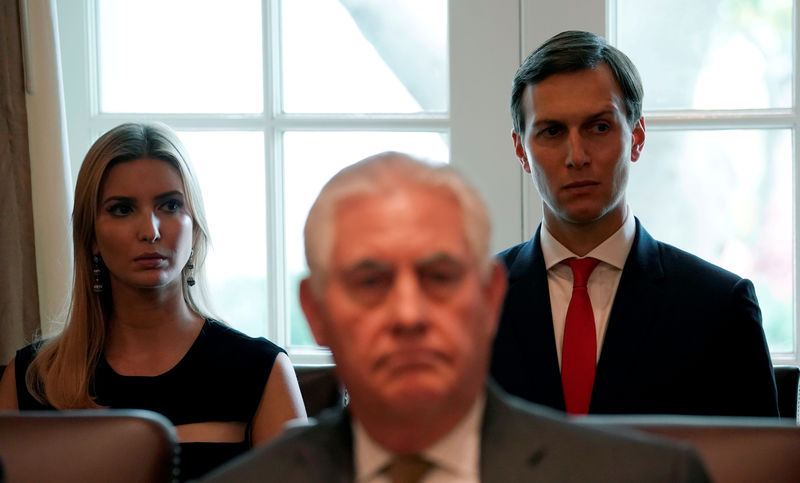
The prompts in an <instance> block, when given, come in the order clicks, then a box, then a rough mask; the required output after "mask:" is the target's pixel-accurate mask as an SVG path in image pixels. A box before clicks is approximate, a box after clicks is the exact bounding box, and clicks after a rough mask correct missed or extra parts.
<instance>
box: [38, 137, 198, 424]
mask: <svg viewBox="0 0 800 483" xmlns="http://www.w3.org/2000/svg"><path fill="white" fill-rule="evenodd" d="M137 159H158V160H161V161H164V162H167V163H169V164H170V165H172V166H174V167H175V168H176V169H177V170H178V172H179V173H180V176H181V180H182V182H183V189H184V193H185V199H186V206H187V209H188V210H189V213H190V214H191V216H192V220H193V240H194V241H193V243H192V248H193V250H194V274H193V276H194V278H195V279H196V280H197V285H196V286H194V287H192V288H191V290H190V287H189V286H188V284H187V283H186V280H185V278H186V276H187V274H186V271H185V270H184V271H183V272H182V275H181V277H182V287H183V298H184V300H185V301H186V304H187V305H188V306H189V308H190V309H191V310H192V311H194V312H195V313H197V314H198V315H201V316H203V317H207V316H208V314H209V311H208V308H207V305H206V300H207V294H206V289H205V287H206V284H205V276H204V271H203V265H204V261H205V258H206V254H207V253H208V246H209V235H208V225H207V223H206V217H205V210H204V208H203V199H202V195H201V193H200V187H199V184H198V182H197V178H196V177H195V175H194V172H193V170H192V167H191V164H190V161H189V157H188V155H187V153H186V148H185V147H184V146H183V144H182V143H181V142H180V140H179V139H178V136H177V135H176V134H175V132H174V131H172V129H170V128H169V127H167V126H166V125H165V124H161V123H126V124H121V125H119V126H117V127H115V128H113V129H111V130H110V131H108V132H107V133H105V134H103V135H102V136H101V137H100V138H99V139H98V140H97V141H96V142H95V143H94V144H93V145H92V147H91V148H90V149H89V152H88V153H87V154H86V157H85V158H84V160H83V164H82V165H81V169H80V172H79V173H78V180H77V183H76V186H75V202H74V207H73V210H72V242H73V249H74V258H75V263H74V266H75V273H74V277H73V287H72V300H71V303H70V307H69V311H68V313H67V317H66V323H65V326H64V329H63V331H62V332H61V333H60V334H59V335H58V336H56V337H53V338H51V339H49V340H47V341H45V342H44V343H43V344H42V346H41V347H40V349H39V351H38V352H37V354H36V357H35V358H34V360H33V361H32V363H31V365H30V367H29V368H28V371H27V373H26V375H25V382H26V384H27V387H28V391H29V392H30V393H31V394H32V395H33V396H34V397H35V398H36V399H37V400H38V401H39V402H41V403H43V404H49V405H51V406H53V407H55V408H58V409H76V408H95V407H99V405H98V404H97V403H96V402H95V401H94V400H93V399H92V395H91V394H90V390H89V388H90V387H91V381H92V379H93V377H94V372H95V369H96V367H97V363H98V360H99V359H100V354H101V353H102V351H103V347H104V345H105V340H106V332H107V329H108V320H109V316H110V314H111V308H112V307H111V303H112V302H111V301H112V298H111V284H110V280H109V276H108V270H107V269H105V267H102V270H101V281H102V284H103V287H104V289H103V291H102V292H100V293H95V292H93V290H92V286H93V284H94V276H93V272H92V269H93V267H92V242H93V240H94V237H95V219H96V218H97V210H98V203H99V196H100V189H101V185H102V183H103V181H104V179H105V177H106V175H107V173H108V171H109V170H110V169H111V168H112V167H113V166H115V165H117V164H120V163H125V162H129V161H134V160H137Z"/></svg>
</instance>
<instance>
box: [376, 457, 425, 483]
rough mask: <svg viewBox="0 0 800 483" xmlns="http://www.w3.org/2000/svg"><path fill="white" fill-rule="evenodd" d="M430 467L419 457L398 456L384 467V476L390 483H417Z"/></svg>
mask: <svg viewBox="0 0 800 483" xmlns="http://www.w3.org/2000/svg"><path fill="white" fill-rule="evenodd" d="M432 466H433V464H432V463H431V462H430V461H428V460H426V459H425V458H423V457H421V456H420V455H416V454H411V455H399V456H396V457H395V458H394V459H393V460H392V461H391V463H389V465H388V466H387V467H386V474H387V475H388V476H389V479H390V480H391V481H392V483H418V482H420V481H422V478H423V477H424V476H425V473H427V472H428V470H430V469H431V467H432Z"/></svg>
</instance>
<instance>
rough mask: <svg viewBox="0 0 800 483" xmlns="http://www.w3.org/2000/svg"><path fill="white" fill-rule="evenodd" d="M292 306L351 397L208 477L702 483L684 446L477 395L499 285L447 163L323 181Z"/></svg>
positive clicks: (481, 215) (395, 166) (395, 163)
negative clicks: (327, 352) (298, 307)
mask: <svg viewBox="0 0 800 483" xmlns="http://www.w3.org/2000/svg"><path fill="white" fill-rule="evenodd" d="M305 240H306V257H307V260H308V266H309V268H310V276H309V277H308V278H307V279H305V280H303V281H302V283H301V285H300V299H301V304H302V307H303V310H304V312H305V314H306V318H307V319H308V322H309V325H310V327H311V330H312V332H313V334H314V337H315V338H316V340H317V342H318V343H319V344H321V345H325V346H328V347H330V349H331V351H332V353H333V357H334V359H335V361H336V372H337V374H338V376H339V377H340V378H341V381H342V382H343V383H344V385H345V387H346V388H347V390H348V392H349V394H350V404H349V406H348V408H347V409H346V410H339V411H336V412H333V413H327V414H324V415H323V416H321V417H320V419H319V421H318V422H317V424H315V425H312V426H307V427H300V428H295V429H292V430H289V431H288V432H287V433H286V434H285V436H284V437H282V438H280V439H279V440H277V441H276V442H275V443H274V444H271V445H269V446H267V447H265V448H264V449H263V450H258V451H254V452H252V453H251V454H250V455H248V456H246V457H244V458H242V459H240V460H238V461H237V462H235V463H233V464H231V465H229V466H228V467H226V468H223V469H222V471H220V472H218V473H216V474H215V475H213V476H212V477H211V481H237V482H239V481H269V480H271V479H274V480H275V481H314V482H317V481H359V482H362V481H363V482H385V481H391V482H406V481H428V482H437V481H463V482H476V481H488V482H494V481H497V482H500V481H502V482H507V481H554V480H571V481H614V482H621V481H637V482H639V481H706V477H705V474H704V472H703V470H702V467H701V464H700V463H699V461H698V460H697V458H696V456H695V455H694V454H693V453H692V452H691V451H690V450H688V449H686V448H683V447H676V446H672V445H670V444H668V443H661V442H655V441H653V440H650V439H648V438H646V437H641V438H639V437H629V436H619V435H614V434H611V433H607V432H601V431H597V430H594V429H589V428H586V427H580V426H577V425H574V424H573V423H569V422H567V421H565V420H564V419H562V418H560V417H558V416H554V415H553V414H551V413H550V411H549V410H547V409H544V408H538V407H535V406H533V405H528V404H527V403H524V402H522V401H518V400H513V401H512V400H511V399H510V397H508V396H506V395H504V394H503V393H502V392H501V391H500V390H498V389H495V388H493V387H491V386H489V387H487V386H486V383H485V381H486V374H487V371H488V364H489V351H490V347H491V343H492V338H493V336H494V333H495V327H496V325H497V321H498V318H499V311H500V307H501V305H502V302H503V297H504V295H505V288H506V277H505V271H504V270H503V267H502V265H501V264H499V263H498V262H497V261H496V260H494V259H492V258H490V257H489V256H488V251H489V246H488V244H489V219H488V215H487V211H486V208H485V206H484V204H483V202H482V201H481V200H480V198H479V197H478V195H477V194H476V192H475V191H474V190H473V189H472V188H471V187H470V186H469V185H468V184H467V183H466V182H465V181H464V179H463V178H462V177H461V176H459V175H458V174H457V173H456V172H455V171H454V170H453V169H451V168H450V167H448V166H446V165H443V166H432V165H429V164H426V163H423V162H420V161H416V160H414V159H412V158H410V157H408V156H406V155H403V154H399V153H383V154H380V155H377V156H374V157H371V158H367V159H365V160H363V161H361V162H359V163H357V164H355V165H353V166H351V167H349V168H346V169H344V170H343V171H341V172H340V173H339V174H337V175H336V176H334V177H333V179H331V181H329V182H328V184H327V185H326V186H325V187H324V188H323V190H322V192H321V193H320V195H319V197H318V198H317V200H316V202H315V203H314V205H313V207H312V208H311V212H310V214H309V216H308V220H307V222H306V227H305Z"/></svg>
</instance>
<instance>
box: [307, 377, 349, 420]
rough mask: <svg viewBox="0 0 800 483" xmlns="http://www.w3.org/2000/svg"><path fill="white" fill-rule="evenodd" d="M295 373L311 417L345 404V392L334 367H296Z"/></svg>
mask: <svg viewBox="0 0 800 483" xmlns="http://www.w3.org/2000/svg"><path fill="white" fill-rule="evenodd" d="M294 372H295V374H297V383H298V384H299V385H300V393H301V394H302V395H303V402H304V403H305V406H306V414H308V416H309V417H314V416H316V415H318V414H319V413H320V412H321V411H323V410H325V409H328V408H331V407H341V406H343V405H344V404H345V392H344V389H343V388H342V385H341V383H340V382H339V379H338V378H337V377H336V374H335V373H334V372H333V366H332V365H326V366H312V365H308V366H303V365H296V366H294Z"/></svg>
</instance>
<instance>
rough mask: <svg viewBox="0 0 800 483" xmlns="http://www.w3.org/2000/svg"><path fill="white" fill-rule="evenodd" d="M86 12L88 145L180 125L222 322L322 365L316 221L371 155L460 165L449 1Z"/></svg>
mask: <svg viewBox="0 0 800 483" xmlns="http://www.w3.org/2000/svg"><path fill="white" fill-rule="evenodd" d="M82 5H83V6H84V7H85V8H86V10H85V17H84V19H83V20H82V21H84V22H86V24H85V25H87V26H89V29H90V32H89V33H88V35H87V36H86V43H85V45H86V46H88V51H87V52H85V53H84V52H83V50H82V49H83V48H84V47H83V46H81V48H80V49H77V50H75V51H74V52H79V53H80V56H79V57H77V58H79V59H80V60H81V61H82V62H84V63H85V64H84V68H75V67H70V68H68V69H66V70H65V72H68V73H69V74H70V76H71V75H72V74H73V73H75V74H80V75H88V76H89V77H86V78H79V81H75V80H74V78H73V77H70V78H69V84H70V85H73V86H79V87H80V89H81V90H80V91H79V90H76V91H75V92H76V93H77V94H76V95H84V93H83V90H87V91H89V92H88V95H87V97H86V99H85V100H84V101H83V102H84V104H83V105H80V106H79V108H78V109H76V110H74V111H71V112H72V114H71V116H72V119H71V123H70V131H72V132H73V133H74V132H77V131H78V130H79V129H86V130H87V131H88V133H89V134H88V135H86V136H85V138H82V139H81V140H82V141H84V142H86V147H84V148H82V149H77V151H78V152H81V153H85V152H86V149H88V140H90V139H91V136H97V135H99V134H101V133H103V132H105V131H106V130H108V129H110V128H111V127H113V126H115V125H117V124H119V123H121V122H125V121H129V120H132V119H133V120H136V119H141V120H160V121H163V122H165V123H167V124H168V125H170V126H172V127H173V128H174V129H176V130H177V131H178V134H179V135H180V137H181V139H182V140H183V141H184V143H185V144H186V147H187V149H188V150H189V153H190V155H191V156H192V158H193V161H194V165H195V166H196V170H197V176H198V178H199V181H200V185H201V188H202V191H203V196H204V201H205V206H206V211H207V217H208V224H209V229H210V231H211V241H212V249H211V251H210V253H209V256H208V259H207V271H208V279H209V280H208V282H209V287H208V289H209V292H210V295H211V297H212V300H211V302H212V309H213V311H214V312H215V315H218V316H219V317H220V318H221V319H223V320H225V321H226V322H228V323H230V324H231V325H232V326H234V327H236V328H237V329H240V330H242V331H244V332H246V333H248V334H251V335H254V336H266V337H268V338H270V339H272V340H273V341H274V342H276V343H278V344H280V345H283V346H285V347H287V348H288V349H289V350H290V352H291V351H292V347H295V348H299V349H300V351H301V352H303V351H305V352H303V354H307V353H313V354H312V355H313V356H314V357H316V356H317V355H319V354H320V352H321V351H319V350H317V349H316V348H315V345H314V341H313V338H312V337H311V335H310V333H309V330H308V327H307V325H306V322H305V319H304V317H303V314H302V311H301V310H299V304H298V296H297V288H298V282H299V280H300V278H301V277H303V276H305V274H306V271H307V268H306V266H305V260H304V256H303V251H302V250H303V238H302V228H303V224H304V222H305V217H306V215H307V212H308V209H309V207H310V205H311V203H312V201H313V199H314V198H315V197H316V195H317V193H318V192H319V189H320V188H321V187H322V185H323V184H324V183H325V182H326V181H327V180H328V179H329V178H330V176H332V175H333V173H335V172H336V171H337V170H338V169H340V168H342V167H344V166H346V165H347V164H349V163H352V162H355V161H358V160H359V159H361V158H364V157H366V156H368V155H371V154H375V153H377V152H381V151H386V150H401V151H406V152H410V153H412V154H417V155H420V156H424V157H427V158H431V159H434V160H439V161H448V160H449V157H450V156H449V152H450V147H449V143H450V139H449V132H450V119H449V112H448V110H449V105H448V104H449V97H450V96H449V75H448V69H449V65H448V4H447V1H446V0H402V1H397V2H390V3H387V2H382V1H378V0H290V1H281V0H266V1H262V0H235V1H230V2H216V1H211V0H170V1H161V0H140V1H136V2H128V1H120V0H86V1H85V3H84V4H82ZM309 12H313V13H314V14H313V15H309ZM65 18H67V17H65ZM90 19H91V21H90ZM68 51H69V49H68ZM84 73H85V74H84ZM92 76H94V77H92ZM87 87H88V89H87ZM73 101H74V96H73V95H70V101H69V102H68V104H70V105H73V104H76V103H75V102H73ZM76 113H77V114H76ZM354 114H355V115H354ZM81 115H83V116H84V117H85V118H81V117H80V116H81ZM76 118H77V119H78V120H77V121H76V122H72V121H73V120H74V119H76ZM73 152H74V151H73ZM309 347H311V348H312V349H311V350H310V351H309V350H306V349H308V348H309ZM296 353H297V352H296V351H295V354H296ZM293 357H294V354H293ZM295 361H296V362H298V361H299V362H320V360H319V359H316V360H314V359H313V357H312V358H311V359H303V357H300V358H299V359H298V358H295Z"/></svg>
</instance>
